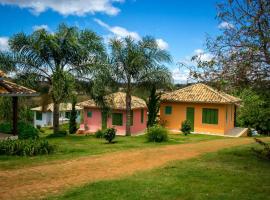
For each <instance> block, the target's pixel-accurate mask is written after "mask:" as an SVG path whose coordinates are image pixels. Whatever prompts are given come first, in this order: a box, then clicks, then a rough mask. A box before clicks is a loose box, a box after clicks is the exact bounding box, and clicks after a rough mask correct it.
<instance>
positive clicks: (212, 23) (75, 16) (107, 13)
mask: <svg viewBox="0 0 270 200" xmlns="http://www.w3.org/2000/svg"><path fill="white" fill-rule="evenodd" d="M216 2H217V0H203V1H202V0H80V1H77V0H57V1H55V0H13V1H10V0H0V19H1V26H0V49H2V50H3V49H4V50H5V49H7V48H8V47H7V39H8V38H9V37H10V36H11V35H13V34H15V33H17V32H20V31H23V32H26V33H31V32H32V31H33V30H34V29H38V28H40V27H44V28H46V29H48V30H49V31H52V32H53V31H54V30H55V29H56V27H57V26H58V24H59V23H62V22H64V23H67V24H69V25H74V26H78V27H79V28H89V29H92V30H93V31H95V32H97V33H98V34H100V35H101V36H104V38H105V40H107V39H108V38H110V37H112V36H115V35H116V36H118V37H123V36H126V35H131V36H133V37H134V38H135V39H139V38H141V37H143V36H145V35H152V36H154V37H155V38H157V41H158V43H159V44H160V48H165V49H167V50H168V51H169V52H170V53H171V54H172V56H173V60H174V62H173V63H172V64H170V66H169V67H170V69H171V70H172V72H173V76H174V79H175V81H176V82H184V81H185V80H186V76H187V74H186V73H187V72H186V71H179V69H178V67H177V62H179V61H181V62H183V61H184V62H188V61H189V59H190V57H191V56H192V55H194V54H197V53H203V46H204V42H205V37H206V34H210V35H212V36H214V35H217V34H218V33H219V29H220V28H222V27H221V26H220V24H219V23H218V21H217V20H216V18H215V17H216ZM223 25H224V26H226V24H223ZM210 56H211V55H209V54H207V53H205V54H204V58H205V59H208V58H209V57H210Z"/></svg>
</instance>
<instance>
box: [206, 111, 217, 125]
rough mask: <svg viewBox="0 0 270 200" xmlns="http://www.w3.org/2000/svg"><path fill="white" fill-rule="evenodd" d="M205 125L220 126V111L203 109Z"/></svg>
mask: <svg viewBox="0 0 270 200" xmlns="http://www.w3.org/2000/svg"><path fill="white" fill-rule="evenodd" d="M202 123H203V124H218V109H211V108H203V113H202Z"/></svg>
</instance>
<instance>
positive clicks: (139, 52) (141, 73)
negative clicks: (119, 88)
mask: <svg viewBox="0 0 270 200" xmlns="http://www.w3.org/2000/svg"><path fill="white" fill-rule="evenodd" d="M110 48H111V58H110V64H111V74H112V77H113V78H114V79H115V82H118V83H121V84H122V85H123V87H124V89H125V92H126V135H130V122H131V93H132V91H133V89H134V86H136V85H138V84H141V83H142V82H144V81H146V80H147V77H148V75H149V72H150V71H152V69H154V68H155V67H156V66H157V65H160V64H161V63H164V62H170V61H171V58H170V55H169V53H168V52H167V51H165V50H161V49H160V48H159V47H158V45H157V43H156V41H155V39H154V38H152V37H144V38H143V39H142V40H140V41H135V40H133V39H132V38H131V37H126V38H124V39H112V40H111V41H110Z"/></svg>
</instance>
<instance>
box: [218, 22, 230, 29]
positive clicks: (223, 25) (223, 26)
mask: <svg viewBox="0 0 270 200" xmlns="http://www.w3.org/2000/svg"><path fill="white" fill-rule="evenodd" d="M218 28H219V29H233V28H234V25H233V24H231V23H229V22H221V23H220V24H219V25H218Z"/></svg>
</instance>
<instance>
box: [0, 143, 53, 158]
mask: <svg viewBox="0 0 270 200" xmlns="http://www.w3.org/2000/svg"><path fill="white" fill-rule="evenodd" d="M54 150H55V146H53V145H50V144H49V142H48V141H46V140H39V139H36V140H10V139H8V140H2V141H0V155H9V156H15V155H17V156H36V155H44V154H51V153H53V152H54Z"/></svg>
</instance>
